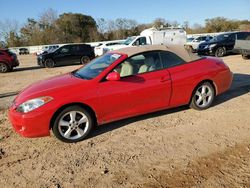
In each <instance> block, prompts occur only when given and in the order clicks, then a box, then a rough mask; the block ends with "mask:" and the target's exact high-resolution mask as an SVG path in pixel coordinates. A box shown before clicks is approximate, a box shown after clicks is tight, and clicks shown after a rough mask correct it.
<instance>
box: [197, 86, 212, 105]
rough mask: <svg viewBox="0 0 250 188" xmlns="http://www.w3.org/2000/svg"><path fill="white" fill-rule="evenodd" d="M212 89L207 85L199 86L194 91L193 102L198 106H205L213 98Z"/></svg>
mask: <svg viewBox="0 0 250 188" xmlns="http://www.w3.org/2000/svg"><path fill="white" fill-rule="evenodd" d="M213 95H214V94H213V91H212V89H211V87H209V86H207V85H202V86H200V87H199V88H198V89H197V91H196V92H195V103H196V105H197V106H198V107H200V108H206V107H207V106H208V105H210V103H211V101H212V99H213Z"/></svg>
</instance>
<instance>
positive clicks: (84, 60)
mask: <svg viewBox="0 0 250 188" xmlns="http://www.w3.org/2000/svg"><path fill="white" fill-rule="evenodd" d="M89 62H90V59H89V57H88V56H83V57H82V58H81V64H83V65H85V64H87V63H89Z"/></svg>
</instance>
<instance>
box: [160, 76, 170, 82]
mask: <svg viewBox="0 0 250 188" xmlns="http://www.w3.org/2000/svg"><path fill="white" fill-rule="evenodd" d="M169 80H170V77H166V76H164V77H161V82H166V81H169Z"/></svg>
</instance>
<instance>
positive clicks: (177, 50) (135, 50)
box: [112, 45, 201, 62]
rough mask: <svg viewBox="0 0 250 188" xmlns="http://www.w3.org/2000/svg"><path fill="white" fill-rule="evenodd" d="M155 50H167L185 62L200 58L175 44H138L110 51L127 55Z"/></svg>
mask: <svg viewBox="0 0 250 188" xmlns="http://www.w3.org/2000/svg"><path fill="white" fill-rule="evenodd" d="M155 50H160V51H169V52H172V53H175V54H176V55H178V56H179V57H180V58H182V59H183V60H184V61H186V62H190V61H195V60H198V59H200V58H201V57H199V56H198V55H195V54H193V53H192V52H190V51H188V50H187V49H185V47H184V46H177V45H172V46H165V45H145V46H138V47H128V48H122V49H119V50H114V51H112V53H122V54H127V55H128V56H133V55H135V54H139V53H142V52H147V51H155Z"/></svg>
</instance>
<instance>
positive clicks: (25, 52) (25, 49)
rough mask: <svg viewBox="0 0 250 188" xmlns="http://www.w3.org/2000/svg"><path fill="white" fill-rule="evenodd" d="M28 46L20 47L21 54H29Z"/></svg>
mask: <svg viewBox="0 0 250 188" xmlns="http://www.w3.org/2000/svg"><path fill="white" fill-rule="evenodd" d="M29 53H30V52H29V50H28V48H19V55H27V54H29Z"/></svg>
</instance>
